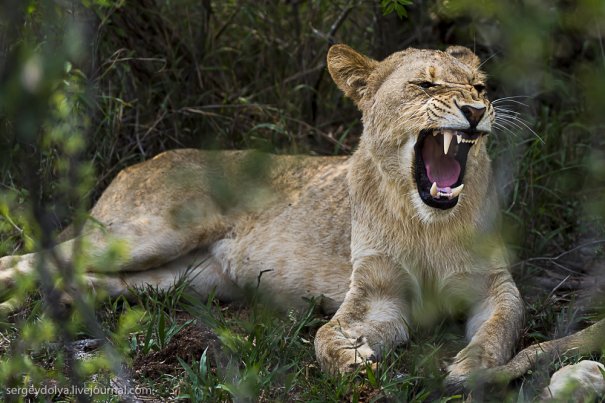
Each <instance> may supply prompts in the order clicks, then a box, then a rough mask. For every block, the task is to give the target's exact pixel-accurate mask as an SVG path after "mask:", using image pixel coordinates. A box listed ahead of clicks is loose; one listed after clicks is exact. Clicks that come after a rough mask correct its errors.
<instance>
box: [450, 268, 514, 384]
mask: <svg viewBox="0 0 605 403" xmlns="http://www.w3.org/2000/svg"><path fill="white" fill-rule="evenodd" d="M523 320H524V309H523V301H522V300H521V296H520V294H519V291H518V290H517V287H516V286H515V283H514V282H513V279H512V277H511V275H510V273H509V272H508V271H506V270H502V271H499V272H497V273H494V274H492V275H491V277H490V278H489V280H488V288H487V295H486V297H485V298H484V299H483V300H482V301H480V302H479V304H478V305H477V306H476V309H475V310H474V313H473V315H472V316H471V317H470V318H469V321H468V324H467V338H468V339H470V342H469V344H468V345H467V346H466V347H465V348H464V349H462V351H460V352H459V353H458V354H457V355H456V357H455V358H454V362H453V363H452V364H451V365H450V367H449V368H448V372H449V374H448V376H447V378H446V385H447V386H448V387H450V388H453V389H460V388H462V387H468V386H472V385H469V384H468V381H469V378H470V377H471V375H472V373H473V372H475V371H477V370H480V369H484V368H491V367H495V366H498V365H502V364H505V363H506V362H507V361H508V360H509V359H510V357H511V354H512V352H513V349H514V347H515V345H516V343H517V341H518V339H519V336H520V334H521V329H522V327H523Z"/></svg>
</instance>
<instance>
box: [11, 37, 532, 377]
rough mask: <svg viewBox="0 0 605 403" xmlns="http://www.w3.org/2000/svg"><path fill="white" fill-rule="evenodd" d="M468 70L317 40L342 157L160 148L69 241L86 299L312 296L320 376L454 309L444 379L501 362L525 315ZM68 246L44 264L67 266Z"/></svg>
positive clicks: (473, 72)
mask: <svg viewBox="0 0 605 403" xmlns="http://www.w3.org/2000/svg"><path fill="white" fill-rule="evenodd" d="M479 66H480V63H479V59H478V58H477V56H476V55H475V54H473V53H472V52H471V51H470V50H469V49H467V48H464V47H450V48H448V49H447V50H446V51H445V52H441V51H433V50H418V49H407V50H405V51H402V52H398V53H395V54H393V55H391V56H390V57H388V58H387V59H385V60H383V61H382V62H377V61H375V60H372V59H369V58H367V57H365V56H363V55H361V54H359V53H357V52H355V51H354V50H353V49H351V48H349V47H347V46H345V45H335V46H333V47H332V48H331V49H330V51H329V53H328V68H329V71H330V74H331V75H332V78H333V79H334V81H335V82H336V84H337V85H338V86H339V87H340V89H341V90H342V91H344V93H345V94H346V95H347V96H349V97H350V98H351V99H352V100H353V101H354V102H355V103H356V104H357V106H358V107H359V109H360V110H361V112H362V114H363V124H364V132H363V135H362V138H361V141H360V144H359V147H358V149H357V151H356V152H355V153H354V155H353V156H352V157H351V158H345V157H302V156H266V157H265V158H266V162H267V164H263V163H259V162H258V161H259V160H258V158H257V157H258V154H255V153H253V152H246V151H227V152H208V151H198V150H176V151H169V152H165V153H163V154H160V155H158V156H156V157H155V158H153V159H152V160H150V161H147V162H144V163H141V164H138V165H135V166H133V167H130V168H128V169H125V170H124V171H122V172H121V173H120V174H119V175H118V176H117V177H116V179H115V180H114V181H113V182H112V183H111V185H110V186H109V187H108V188H107V190H106V191H105V192H104V193H103V195H102V196H101V198H100V199H99V201H98V202H97V204H96V205H95V206H94V208H93V209H92V211H91V213H90V215H91V219H90V220H89V222H87V224H86V225H85V226H84V229H83V231H82V238H83V239H84V240H85V241H86V242H85V243H84V244H85V245H87V246H88V248H87V252H88V260H87V276H86V278H87V280H88V282H89V285H90V287H105V288H106V289H107V290H108V291H109V293H111V294H114V295H117V294H126V293H128V291H129V289H130V287H133V286H141V285H144V284H151V285H153V286H156V287H159V288H168V287H169V286H171V285H172V284H173V282H174V281H175V279H176V278H178V277H180V276H183V275H184V276H187V277H188V278H189V279H190V281H191V286H192V287H193V288H194V289H195V290H196V291H197V292H199V293H200V294H202V295H208V293H210V292H212V291H215V292H216V295H217V296H218V297H219V298H221V299H223V300H233V299H237V298H238V297H239V296H240V295H241V290H242V288H243V287H245V286H247V285H250V284H251V285H253V286H257V287H258V288H259V289H260V291H261V292H262V293H264V294H267V295H270V296H271V298H273V299H274V300H276V302H278V303H280V304H282V305H283V306H289V307H297V306H303V305H304V304H305V302H304V297H321V301H322V302H321V304H322V307H323V308H324V309H325V310H326V311H328V312H331V313H332V312H335V314H334V317H333V318H332V320H331V321H330V322H329V323H327V324H326V325H324V326H323V327H322V328H321V329H319V331H318V332H317V337H316V339H315V348H316V353H317V358H318V361H319V362H320V364H321V366H322V368H323V369H324V370H326V371H329V372H332V373H337V372H344V371H350V370H352V369H353V368H355V367H356V366H358V365H360V364H362V363H364V362H366V361H374V360H376V359H379V357H380V354H381V352H382V351H383V350H384V349H385V348H388V347H390V346H393V345H396V344H399V343H403V342H405V341H406V340H407V339H408V337H409V332H410V324H411V323H412V322H422V323H424V322H429V321H430V319H431V318H432V317H433V315H434V314H435V313H437V312H445V313H455V312H456V311H458V310H463V311H464V312H465V313H468V314H469V321H468V325H467V337H468V339H469V340H470V342H469V344H468V346H467V347H466V348H464V349H463V350H462V351H461V352H460V353H459V354H458V355H457V356H456V357H455V359H454V362H453V364H452V365H451V366H450V368H449V375H448V381H449V382H450V383H452V384H454V385H456V384H459V383H461V382H464V381H465V380H466V379H467V378H468V376H469V374H470V373H471V371H473V370H476V369H479V368H486V367H492V366H496V365H500V364H503V363H505V362H506V361H507V360H508V358H509V357H510V354H511V351H512V348H513V346H514V345H515V342H516V340H517V338H518V336H519V332H520V329H521V326H522V319H523V304H522V302H521V299H520V296H519V292H518V291H517V288H516V287H515V285H514V283H513V280H512V278H511V276H510V274H509V272H508V271H507V262H506V258H505V250H504V247H503V246H502V244H501V241H500V239H499V237H498V234H497V233H496V230H495V228H494V218H495V216H496V215H497V214H496V213H497V204H496V195H495V192H494V189H493V186H492V181H491V171H490V169H491V168H490V160H489V157H488V155H487V152H486V148H485V140H486V138H488V137H489V136H488V135H489V134H490V133H491V130H492V124H493V121H494V109H493V107H492V105H491V104H490V102H489V101H488V99H487V97H486V94H485V84H484V82H485V76H484V74H483V73H482V72H481V71H480V70H479ZM261 161H264V160H261ZM253 170H255V171H258V174H255V175H249V172H250V171H253ZM114 240H119V241H120V242H122V244H123V245H127V250H126V252H125V253H122V254H119V256H118V261H117V265H116V266H115V267H113V268H110V267H108V266H107V264H106V263H103V262H104V261H105V260H103V257H104V255H105V254H106V251H107V249H108V248H109V246H110V245H111V244H112V243H113V241H114ZM75 242H76V240H75V239H71V240H68V241H66V242H63V243H61V244H59V245H57V246H56V247H55V249H54V252H57V253H56V254H54V255H55V256H56V255H60V256H61V257H62V259H63V260H64V261H65V262H67V263H70V260H71V253H72V252H71V251H72V248H73V246H74V245H75ZM42 253H44V254H46V253H47V252H42ZM40 256H41V255H40V254H35V253H34V254H27V255H23V256H8V257H4V258H2V259H0V284H3V285H4V287H6V286H9V285H11V284H12V283H13V281H14V279H15V277H16V276H17V275H21V274H26V275H33V274H35V270H34V267H35V263H36V262H37V261H38V258H39V257H40ZM53 261H56V259H55V260H53ZM49 264H50V263H49ZM51 268H52V267H51ZM5 304H8V305H5V306H4V307H5V308H7V307H10V304H9V303H8V302H6V303H5Z"/></svg>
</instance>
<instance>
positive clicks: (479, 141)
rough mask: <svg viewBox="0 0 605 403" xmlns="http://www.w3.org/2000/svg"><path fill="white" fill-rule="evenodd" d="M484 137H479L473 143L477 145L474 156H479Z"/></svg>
mask: <svg viewBox="0 0 605 403" xmlns="http://www.w3.org/2000/svg"><path fill="white" fill-rule="evenodd" d="M482 139H483V136H479V138H478V139H477V141H476V142H475V144H474V145H473V146H474V147H475V151H473V156H474V157H477V155H479V149H480V148H481V140H482Z"/></svg>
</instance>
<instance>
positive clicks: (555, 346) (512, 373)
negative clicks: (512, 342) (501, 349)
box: [477, 319, 605, 384]
mask: <svg viewBox="0 0 605 403" xmlns="http://www.w3.org/2000/svg"><path fill="white" fill-rule="evenodd" d="M604 347H605V319H601V320H600V321H598V322H597V323H595V324H593V325H591V326H589V327H587V328H586V329H584V330H581V331H579V332H577V333H574V334H571V335H569V336H566V337H562V338H560V339H555V340H550V341H547V342H544V343H537V344H532V345H531V346H529V347H527V348H525V349H524V350H522V351H521V352H520V353H519V354H517V355H516V356H515V357H513V359H512V360H510V361H509V362H508V363H507V364H505V365H501V366H499V367H494V368H489V369H486V370H485V371H484V372H483V373H482V374H480V375H479V376H478V379H477V381H479V382H480V383H484V384H485V383H488V384H507V383H509V382H510V381H512V380H514V379H517V378H519V377H521V376H523V375H524V374H526V373H527V371H529V370H530V369H533V368H536V366H537V365H538V364H542V363H545V362H548V361H549V360H551V359H552V358H554V357H570V356H577V355H585V354H591V353H596V352H601V351H602V349H603V348H604Z"/></svg>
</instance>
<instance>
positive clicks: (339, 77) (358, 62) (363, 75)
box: [328, 45, 378, 105]
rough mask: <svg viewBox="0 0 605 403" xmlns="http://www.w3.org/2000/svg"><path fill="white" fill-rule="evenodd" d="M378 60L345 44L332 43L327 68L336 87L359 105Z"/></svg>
mask: <svg viewBox="0 0 605 403" xmlns="http://www.w3.org/2000/svg"><path fill="white" fill-rule="evenodd" d="M377 65H378V62H377V61H376V60H373V59H370V58H369V57H366V56H364V55H362V54H361V53H358V52H356V51H355V50H353V49H352V48H351V47H349V46H347V45H334V46H332V47H331V48H330V50H329V51H328V70H329V71H330V75H331V76H332V79H333V80H334V82H335V83H336V85H338V88H340V89H341V90H342V92H344V93H345V95H346V96H348V97H349V98H351V99H352V100H353V101H355V103H356V104H358V105H359V101H360V100H361V98H362V97H363V95H364V93H365V91H366V89H367V85H368V77H369V76H370V74H371V73H372V71H373V70H374V68H376V66H377Z"/></svg>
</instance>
